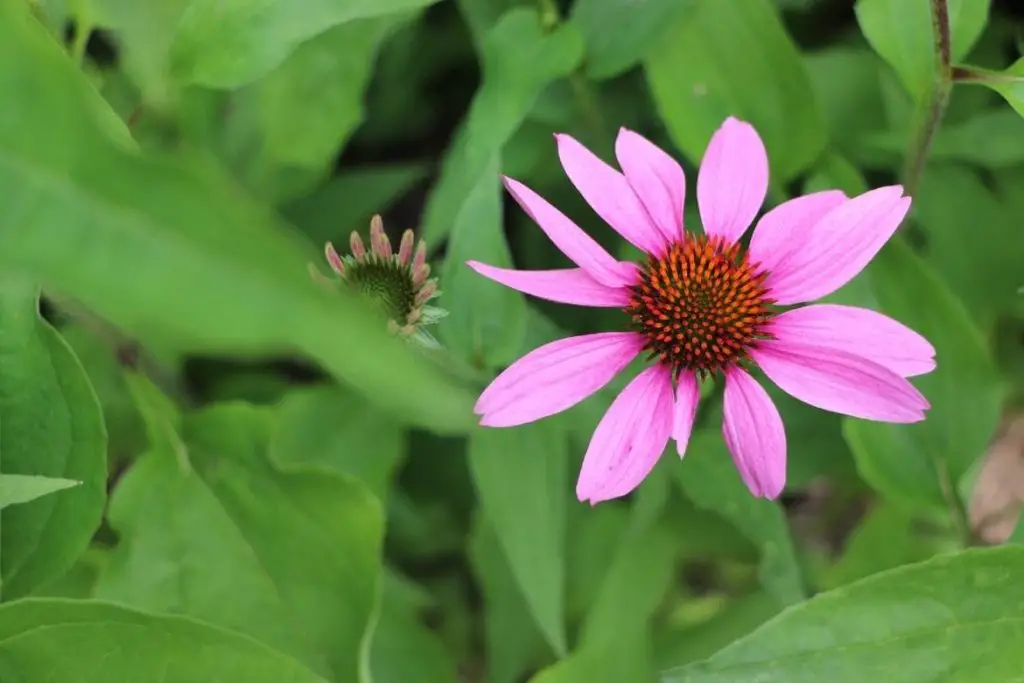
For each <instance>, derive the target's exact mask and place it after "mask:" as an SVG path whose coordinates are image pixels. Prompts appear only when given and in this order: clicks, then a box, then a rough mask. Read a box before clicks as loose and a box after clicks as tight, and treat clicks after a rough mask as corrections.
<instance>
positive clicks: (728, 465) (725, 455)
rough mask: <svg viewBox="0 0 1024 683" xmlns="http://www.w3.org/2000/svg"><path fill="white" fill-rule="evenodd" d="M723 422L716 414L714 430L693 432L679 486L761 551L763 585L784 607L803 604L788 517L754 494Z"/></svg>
mask: <svg viewBox="0 0 1024 683" xmlns="http://www.w3.org/2000/svg"><path fill="white" fill-rule="evenodd" d="M716 414H717V415H720V413H719V412H718V411H716ZM719 422H720V418H717V419H716V418H715V416H711V419H710V421H709V424H713V425H714V426H713V427H705V428H701V429H698V430H696V431H695V432H694V433H693V436H692V437H691V439H690V445H689V447H688V448H687V449H686V457H685V458H684V459H683V462H682V464H680V465H679V466H678V469H677V472H678V474H679V483H680V484H681V485H682V488H683V491H684V492H685V493H686V495H687V496H688V497H689V498H690V499H691V500H692V501H693V502H694V504H696V505H697V506H699V507H702V508H705V509H708V510H712V511H714V512H717V513H718V514H720V515H721V516H722V517H724V518H725V519H727V520H729V521H730V522H732V523H733V524H734V525H735V526H736V527H737V528H738V529H739V530H740V531H742V532H743V534H744V535H745V536H747V538H749V539H750V540H751V541H753V542H754V543H755V544H756V545H757V546H758V547H759V548H760V550H761V564H760V569H759V572H758V574H759V576H760V578H761V583H762V584H763V585H764V587H765V589H767V590H768V592H769V593H771V594H772V596H774V597H775V599H776V600H778V601H779V604H781V605H790V604H793V603H795V602H799V601H800V600H802V599H803V598H804V596H805V591H804V585H803V578H802V576H801V571H800V565H799V563H798V562H797V558H796V553H795V551H794V549H793V541H792V539H791V538H790V535H789V527H788V524H787V522H786V516H785V514H784V513H783V511H782V508H781V507H780V506H779V504H778V503H776V502H774V501H769V500H764V499H762V498H754V497H753V496H752V495H750V491H748V490H747V487H746V486H745V485H744V484H743V481H742V480H741V479H740V475H739V473H738V472H737V471H736V467H735V466H734V465H733V462H732V457H731V456H730V454H729V451H728V450H727V449H726V447H725V442H724V441H723V439H722V435H721V432H720V429H719V428H718V424H719Z"/></svg>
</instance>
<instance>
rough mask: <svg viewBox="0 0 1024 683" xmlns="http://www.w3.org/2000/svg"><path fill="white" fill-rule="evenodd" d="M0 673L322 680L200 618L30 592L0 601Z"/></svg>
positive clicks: (94, 680) (27, 679) (182, 681)
mask: <svg viewBox="0 0 1024 683" xmlns="http://www.w3.org/2000/svg"><path fill="white" fill-rule="evenodd" d="M0 677H2V678H3V680H5V681H10V682H11V683H34V682H35V681H47V682H48V683H113V681H133V680H134V681H160V682H161V683H196V681H245V682H246V683H327V679H325V678H321V677H320V676H317V675H316V674H314V673H313V672H312V671H310V670H309V669H307V668H306V667H304V666H302V664H300V663H299V662H297V661H295V660H294V659H292V658H290V657H288V656H286V655H284V654H281V653H280V652H275V651H274V650H272V649H270V648H268V647H266V646H265V645H262V644H260V643H258V642H256V641H254V640H252V639H250V638H247V637H245V636H243V635H240V634H238V633H233V632H231V631H228V630H225V629H221V628H217V627H215V626H211V625H209V624H204V623H202V622H200V621H195V620H193V619H187V618H184V617H176V616H166V615H156V614H147V613H145V612H137V611H135V610H131V609H126V608H124V607H119V606H117V605H110V604H107V603H102V602H93V601H84V600H61V599H31V598H30V599H27V600H18V601H15V602H12V603H8V604H6V605H2V606H0ZM352 680H354V679H352Z"/></svg>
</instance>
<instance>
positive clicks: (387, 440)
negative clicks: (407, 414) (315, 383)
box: [270, 386, 405, 501]
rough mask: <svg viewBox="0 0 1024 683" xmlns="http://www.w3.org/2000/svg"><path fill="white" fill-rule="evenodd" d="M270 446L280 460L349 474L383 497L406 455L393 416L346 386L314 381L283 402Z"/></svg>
mask: <svg viewBox="0 0 1024 683" xmlns="http://www.w3.org/2000/svg"><path fill="white" fill-rule="evenodd" d="M270 449H271V456H272V459H273V460H274V462H276V463H278V464H281V465H318V466H323V467H327V468H330V469H332V470H335V471H338V472H343V473H345V474H350V475H352V476H353V477H355V478H356V479H359V480H360V481H362V482H363V483H364V484H366V486H367V488H369V489H370V490H371V491H372V492H373V493H374V494H375V495H376V496H377V498H379V499H380V500H382V501H383V500H386V499H387V497H388V491H389V490H390V489H391V481H392V478H393V476H394V473H395V470H396V468H397V467H398V465H399V463H400V462H401V460H402V457H403V456H404V455H405V432H404V430H403V429H402V426H401V425H400V424H399V423H397V422H396V421H395V419H394V418H392V417H391V416H389V415H387V414H386V413H381V412H380V411H378V410H375V409H374V408H373V407H372V406H370V405H367V403H366V401H365V400H363V399H362V398H361V397H359V396H356V395H354V394H352V393H351V392H348V391H345V390H344V389H342V388H341V387H335V386H320V387H309V388H303V389H296V390H294V391H291V392H289V393H288V394H287V395H286V396H285V398H284V399H283V400H282V401H281V402H280V403H279V404H278V406H277V411H276V415H275V420H274V431H273V435H272V438H271V444H270Z"/></svg>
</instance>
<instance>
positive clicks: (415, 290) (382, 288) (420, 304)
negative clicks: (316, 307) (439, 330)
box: [314, 216, 448, 348]
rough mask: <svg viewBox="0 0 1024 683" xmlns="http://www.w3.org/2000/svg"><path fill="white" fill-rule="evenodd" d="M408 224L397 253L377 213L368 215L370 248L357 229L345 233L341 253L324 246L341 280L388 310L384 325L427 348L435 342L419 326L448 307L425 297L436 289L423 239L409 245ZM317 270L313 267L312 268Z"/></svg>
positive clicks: (411, 239)
mask: <svg viewBox="0 0 1024 683" xmlns="http://www.w3.org/2000/svg"><path fill="white" fill-rule="evenodd" d="M415 243H416V236H415V235H414V234H413V231H412V230H406V231H405V233H403V234H402V241H401V243H400V244H399V247H398V253H397V254H396V253H394V252H393V251H392V249H391V240H389V239H388V236H387V234H385V232H384V223H383V221H382V220H381V217H380V216H374V217H373V219H372V220H371V221H370V249H369V251H367V249H366V247H365V246H364V245H363V240H362V238H360V237H359V233H358V232H356V231H354V230H353V231H352V235H351V236H350V238H349V248H350V249H351V250H352V253H351V255H345V256H340V255H339V254H338V252H337V251H336V250H335V249H334V245H332V244H331V243H330V242H328V243H327V245H326V246H325V247H324V253H325V254H326V255H327V262H328V263H329V264H330V266H331V269H332V270H333V271H334V272H335V273H337V274H338V275H339V276H341V281H342V282H343V283H345V284H346V285H348V286H349V287H351V288H352V289H353V290H355V291H356V292H357V293H358V294H360V295H362V296H365V297H367V298H368V299H370V300H371V301H373V302H374V304H376V305H377V306H378V307H379V308H380V309H381V310H382V311H384V313H385V314H386V315H387V316H388V329H389V330H390V331H391V332H392V333H395V334H399V335H401V336H403V337H406V338H408V339H411V340H412V341H415V342H417V343H420V344H422V345H424V346H427V347H429V348H436V347H437V346H438V343H437V341H436V340H435V339H434V337H433V335H431V334H430V333H429V332H427V331H426V330H424V329H423V326H424V325H432V324H434V323H436V322H437V321H439V320H441V319H442V318H444V317H445V316H446V315H447V314H448V312H447V311H445V310H444V309H442V308H438V307H436V306H428V305H427V302H428V301H430V300H432V299H434V298H436V297H437V296H439V295H440V294H441V292H440V291H438V289H437V280H435V279H433V278H431V277H430V265H429V264H428V263H427V245H426V243H424V242H423V241H422V240H421V241H420V243H419V245H418V246H416V247H415V250H414V249H413V247H414V245H415ZM314 272H316V274H318V275H319V272H318V271H314Z"/></svg>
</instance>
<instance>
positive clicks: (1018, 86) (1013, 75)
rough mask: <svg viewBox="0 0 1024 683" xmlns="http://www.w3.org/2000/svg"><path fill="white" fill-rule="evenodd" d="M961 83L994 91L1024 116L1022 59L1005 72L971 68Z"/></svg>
mask: <svg viewBox="0 0 1024 683" xmlns="http://www.w3.org/2000/svg"><path fill="white" fill-rule="evenodd" d="M962 82H964V83H977V84H979V85H984V86H986V87H988V88H991V89H992V90H995V91H996V92H997V93H999V94H1000V95H1002V96H1003V98H1004V99H1005V100H1006V101H1007V103H1008V104H1009V105H1010V106H1011V107H1013V108H1014V110H1015V111H1016V112H1017V113H1018V114H1020V115H1021V116H1024V57H1022V58H1021V59H1018V60H1017V61H1016V62H1014V63H1013V64H1011V65H1010V66H1009V67H1008V68H1007V69H1006V70H1005V71H992V70H989V69H979V68H976V67H971V69H970V70H969V72H968V73H967V74H966V75H965V77H964V78H963V80H962Z"/></svg>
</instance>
